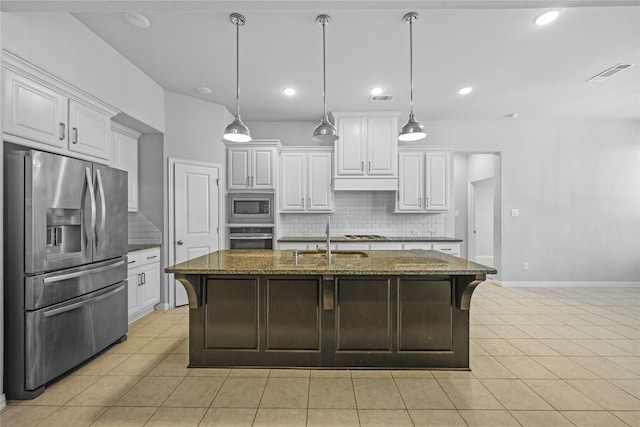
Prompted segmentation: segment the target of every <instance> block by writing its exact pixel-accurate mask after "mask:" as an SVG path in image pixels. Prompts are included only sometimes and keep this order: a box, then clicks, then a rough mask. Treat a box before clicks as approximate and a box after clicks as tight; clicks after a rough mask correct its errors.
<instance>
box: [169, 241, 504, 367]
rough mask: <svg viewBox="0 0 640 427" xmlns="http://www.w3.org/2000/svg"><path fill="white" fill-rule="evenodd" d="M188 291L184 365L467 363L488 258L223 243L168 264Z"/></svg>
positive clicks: (417, 365) (290, 365) (414, 364)
mask: <svg viewBox="0 0 640 427" xmlns="http://www.w3.org/2000/svg"><path fill="white" fill-rule="evenodd" d="M165 271H166V272H167V273H173V274H174V275H175V278H176V279H177V280H179V281H180V283H182V284H183V285H184V287H185V289H186V291H187V294H188V296H189V308H190V310H189V366H190V367H206V366H262V367H334V368H335V367H340V368H431V369H434V368H435V369H437V368H443V369H468V368H469V309H470V306H471V296H472V294H473V291H474V289H475V288H476V286H478V285H479V284H480V283H482V282H483V281H484V280H485V278H486V275H487V274H493V273H496V270H494V269H493V268H491V267H486V266H483V265H480V264H476V263H473V262H471V261H467V260H464V259H461V258H456V257H453V256H450V255H447V254H443V253H440V252H436V251H430V250H411V251H359V252H345V251H343V252H340V251H338V252H334V253H333V254H332V256H331V262H328V260H327V254H326V252H323V251H292V250H282V251H278V250H273V251H272V250H256V251H251V250H221V251H217V252H212V253H210V254H208V255H204V256H202V257H199V258H195V259H192V260H189V261H186V262H184V263H181V264H177V265H174V266H171V267H168V268H166V269H165Z"/></svg>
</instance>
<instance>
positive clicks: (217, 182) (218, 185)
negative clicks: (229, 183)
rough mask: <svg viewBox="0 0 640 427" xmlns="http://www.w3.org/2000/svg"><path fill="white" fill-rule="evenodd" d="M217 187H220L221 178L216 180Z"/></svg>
mask: <svg viewBox="0 0 640 427" xmlns="http://www.w3.org/2000/svg"><path fill="white" fill-rule="evenodd" d="M216 187H220V178H216Z"/></svg>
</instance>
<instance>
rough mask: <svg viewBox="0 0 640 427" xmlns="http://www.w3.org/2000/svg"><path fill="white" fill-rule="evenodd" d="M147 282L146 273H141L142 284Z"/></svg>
mask: <svg viewBox="0 0 640 427" xmlns="http://www.w3.org/2000/svg"><path fill="white" fill-rule="evenodd" d="M145 283H147V273H142V284H143V285H144V284H145Z"/></svg>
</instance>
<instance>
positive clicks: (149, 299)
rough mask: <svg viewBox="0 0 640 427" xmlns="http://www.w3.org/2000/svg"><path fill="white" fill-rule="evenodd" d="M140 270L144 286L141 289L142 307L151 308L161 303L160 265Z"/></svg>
mask: <svg viewBox="0 0 640 427" xmlns="http://www.w3.org/2000/svg"><path fill="white" fill-rule="evenodd" d="M158 258H159V257H158ZM140 270H141V272H140V274H141V275H142V285H141V286H140V287H139V290H140V294H139V299H140V305H141V306H143V307H150V306H152V305H155V304H157V303H158V302H159V301H160V263H159V262H153V263H151V264H147V265H144V266H143V267H142V268H140Z"/></svg>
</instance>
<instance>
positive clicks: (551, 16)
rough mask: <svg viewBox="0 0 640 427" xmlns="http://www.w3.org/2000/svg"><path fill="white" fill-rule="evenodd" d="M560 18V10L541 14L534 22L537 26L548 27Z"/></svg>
mask: <svg viewBox="0 0 640 427" xmlns="http://www.w3.org/2000/svg"><path fill="white" fill-rule="evenodd" d="M558 16H560V11H559V10H548V11H546V12H543V13H541V14H540V15H538V16H537V17H536V19H534V20H533V22H534V23H535V24H536V25H547V24H550V23H552V22H553V21H555V20H556V19H557V18H558Z"/></svg>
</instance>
